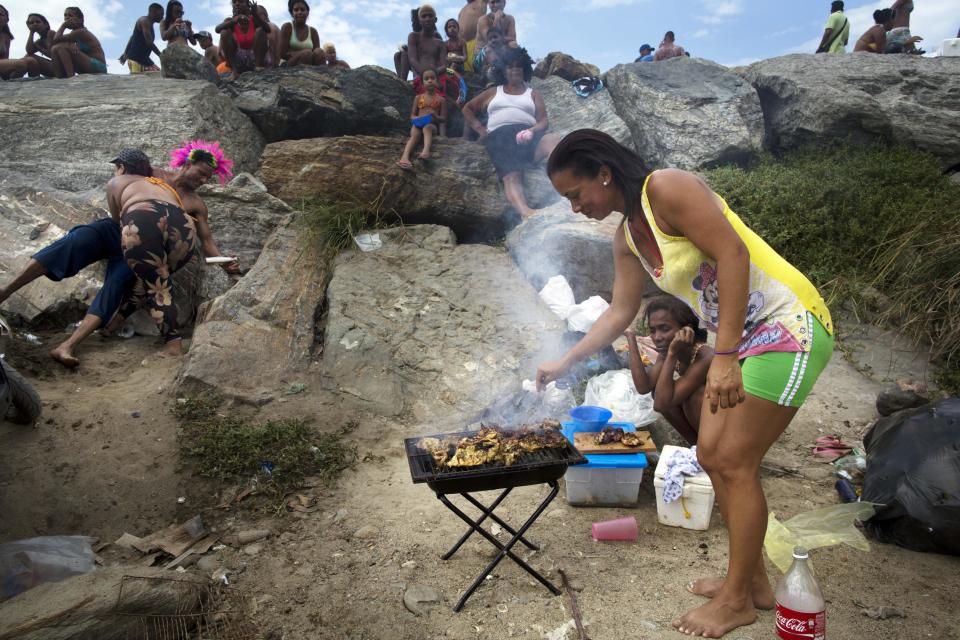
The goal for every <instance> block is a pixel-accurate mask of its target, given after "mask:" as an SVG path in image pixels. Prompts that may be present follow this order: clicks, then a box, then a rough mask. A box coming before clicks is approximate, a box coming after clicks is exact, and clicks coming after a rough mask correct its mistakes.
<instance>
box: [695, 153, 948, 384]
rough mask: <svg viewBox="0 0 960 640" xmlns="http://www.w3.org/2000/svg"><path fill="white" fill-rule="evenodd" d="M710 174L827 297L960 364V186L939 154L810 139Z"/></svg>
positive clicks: (715, 184)
mask: <svg viewBox="0 0 960 640" xmlns="http://www.w3.org/2000/svg"><path fill="white" fill-rule="evenodd" d="M705 177H706V179H707V180H708V181H709V182H710V184H711V186H712V187H713V188H714V189H715V190H716V191H717V193H719V194H721V195H722V196H723V197H724V198H726V200H727V202H728V203H729V204H730V206H731V208H733V210H734V211H736V212H737V213H738V214H739V215H740V216H741V217H742V218H743V219H744V221H745V222H746V223H747V224H749V225H750V226H751V227H752V228H753V229H754V230H755V231H756V232H757V233H758V234H760V235H761V236H762V237H763V238H764V239H765V240H766V241H767V242H769V243H770V245H771V246H773V248H774V249H776V250H777V251H778V252H779V253H781V254H782V255H784V256H785V257H786V258H787V259H788V260H790V261H791V262H792V263H793V264H794V265H795V266H796V267H797V268H799V269H800V270H801V271H803V272H804V273H806V274H807V275H809V276H810V277H811V279H812V280H813V281H814V283H815V284H816V285H817V286H818V287H819V288H820V291H821V292H822V293H823V295H824V297H826V298H827V302H828V304H830V305H832V306H833V307H834V308H836V307H837V306H839V304H840V303H843V302H846V301H850V302H852V303H853V304H854V306H855V307H856V308H858V309H861V310H866V311H867V313H868V315H869V316H871V317H872V319H873V320H875V321H877V322H879V323H883V324H889V325H892V326H896V327H899V328H900V329H902V330H903V331H904V332H906V333H907V334H908V335H911V336H913V337H915V338H919V339H926V340H929V341H930V342H931V343H932V345H933V350H934V356H935V357H938V358H940V359H941V360H942V361H943V363H945V364H946V365H947V368H948V369H957V368H958V367H960V186H958V185H957V184H956V183H954V182H952V181H951V180H950V179H949V178H947V177H945V176H943V175H942V173H941V171H940V168H939V165H938V163H937V161H936V160H935V159H934V158H933V157H932V156H930V155H927V154H925V153H922V152H919V151H915V150H912V149H909V148H906V147H903V146H885V145H874V146H856V145H847V146H840V147H837V148H835V149H830V150H826V151H825V150H824V149H822V148H808V149H804V150H801V151H798V152H795V153H792V154H788V155H787V156H785V157H782V158H774V157H772V156H767V157H764V158H763V159H762V160H761V161H760V162H759V163H758V164H757V165H756V166H755V167H753V168H751V169H746V170H745V169H740V168H735V167H733V168H731V167H722V168H719V169H714V170H712V171H708V172H706V174H705ZM877 292H879V295H877Z"/></svg>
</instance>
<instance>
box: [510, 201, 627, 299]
mask: <svg viewBox="0 0 960 640" xmlns="http://www.w3.org/2000/svg"><path fill="white" fill-rule="evenodd" d="M621 220H623V217H622V216H621V215H620V214H618V213H615V214H611V215H610V216H609V217H608V218H607V219H606V220H603V221H600V222H598V221H595V220H590V219H589V218H586V217H584V216H582V215H580V214H578V213H573V212H572V211H571V210H570V205H569V204H567V203H566V202H562V203H559V204H557V205H555V206H553V207H550V208H549V209H547V210H546V211H544V212H542V213H540V214H537V215H535V216H533V217H531V218H529V219H527V220H524V221H523V223H522V224H520V225H519V226H517V227H516V228H514V229H513V230H512V231H511V232H510V234H509V235H508V236H507V249H508V250H509V251H510V255H511V257H513V260H514V261H515V262H516V263H517V266H518V267H519V268H520V271H522V272H523V275H524V276H526V278H527V280H529V281H530V283H531V284H532V285H533V286H534V288H535V289H537V290H538V291H539V290H540V289H542V288H543V285H545V284H546V282H547V280H549V279H550V278H552V277H553V276H557V275H561V276H563V277H565V278H566V279H567V282H569V283H570V286H571V287H572V288H573V294H574V296H575V297H576V299H577V301H578V302H580V301H582V300H586V299H587V298H589V297H590V296H601V297H602V298H604V299H605V300H607V301H610V300H611V298H612V294H613V235H614V233H616V230H617V224H618V223H619V222H620V221H621Z"/></svg>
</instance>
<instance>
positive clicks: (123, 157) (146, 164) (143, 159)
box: [110, 148, 152, 176]
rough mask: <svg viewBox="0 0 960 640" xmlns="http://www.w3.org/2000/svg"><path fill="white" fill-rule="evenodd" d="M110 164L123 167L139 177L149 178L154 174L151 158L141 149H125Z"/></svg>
mask: <svg viewBox="0 0 960 640" xmlns="http://www.w3.org/2000/svg"><path fill="white" fill-rule="evenodd" d="M110 164H115V165H123V166H125V167H127V168H128V169H131V170H132V171H133V172H134V173H137V174H138V175H144V176H148V175H150V174H151V172H152V171H151V167H150V158H148V157H147V154H145V153H144V152H143V151H140V149H132V148H130V149H124V150H122V151H121V152H120V153H118V154H117V157H116V158H114V159H113V160H111V161H110Z"/></svg>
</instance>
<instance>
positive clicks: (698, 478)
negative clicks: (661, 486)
mask: <svg viewBox="0 0 960 640" xmlns="http://www.w3.org/2000/svg"><path fill="white" fill-rule="evenodd" d="M689 450H690V449H688V448H687V447H675V446H673V445H672V444H665V445H663V451H661V452H660V461H659V462H657V468H656V470H655V471H654V472H653V477H654V478H656V479H659V480H663V474H665V473H666V472H667V463H668V462H669V460H670V457H671V456H672V455H673V454H674V453H676V452H677V451H689ZM683 481H684V483H687V482H689V483H690V484H698V485H702V486H705V487H713V483H712V482H710V476H708V475H707V472H706V471H701V472H700V473H698V474H697V475H695V476H684V477H683Z"/></svg>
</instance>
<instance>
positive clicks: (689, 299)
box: [623, 174, 833, 358]
mask: <svg viewBox="0 0 960 640" xmlns="http://www.w3.org/2000/svg"><path fill="white" fill-rule="evenodd" d="M650 175H651V176H652V175H653V174H650ZM649 181H650V176H647V180H646V181H645V182H644V184H643V193H642V197H641V205H642V207H643V214H644V217H645V218H646V220H647V223H648V224H649V225H650V229H651V230H652V231H653V236H654V239H655V240H656V243H657V247H658V248H659V250H660V255H661V256H662V257H663V267H662V268H660V269H653V268H651V266H650V265H649V264H648V263H647V261H646V260H644V259H643V258H642V257H641V255H640V252H639V251H638V250H637V245H636V242H635V239H634V235H633V233H634V232H633V230H632V229H631V225H630V224H629V221H628V220H626V219H625V220H624V221H623V232H624V236H625V237H626V240H627V246H629V247H630V251H631V252H633V254H634V255H635V256H637V258H638V259H639V260H640V262H641V263H642V264H643V267H644V269H646V271H647V273H649V274H650V276H651V277H652V278H653V279H654V282H655V283H656V285H657V286H658V287H660V289H662V290H663V291H665V292H666V293H669V294H671V295H673V296H676V297H677V298H680V299H681V300H683V302H685V303H686V304H687V306H689V307H690V309H692V310H693V312H694V314H696V316H697V317H698V318H700V321H701V322H702V323H703V325H704V326H705V327H706V328H707V329H709V330H710V331H713V332H714V333H716V331H717V321H718V319H719V318H718V316H719V311H720V305H719V295H718V287H717V263H716V261H714V260H712V259H711V258H709V257H708V256H707V255H706V254H704V253H703V252H702V251H701V250H700V249H698V248H697V247H696V246H695V245H694V244H693V243H692V242H690V240H688V239H687V238H686V237H683V236H671V235H667V234H666V233H664V232H663V231H661V230H660V228H659V227H658V226H657V222H656V220H655V219H654V217H653V212H652V210H651V209H650V200H649V198H648V197H647V184H648V183H649ZM717 198H719V199H720V202H721V203H722V204H723V216H724V217H725V218H726V219H727V221H728V222H729V223H730V225H731V226H732V227H733V229H734V231H736V232H737V235H738V236H740V239H741V240H742V241H743V243H744V244H745V245H746V247H747V250H748V251H749V252H750V282H749V288H748V290H747V292H748V298H747V316H746V323H745V325H744V328H743V336H742V338H741V340H740V345H739V349H740V357H741V358H746V357H747V356H752V355H757V354H760V353H766V352H768V351H782V352H797V351H809V350H810V346H809V345H810V333H811V331H812V326H811V325H810V323H809V322H808V318H807V312H809V313H810V314H812V315H813V317H814V318H816V319H818V320H819V321H820V324H822V325H823V327H824V328H825V329H826V330H827V332H828V333H830V334H833V322H832V320H831V318H830V311H829V310H828V309H827V305H826V304H825V303H824V301H823V298H821V297H820V294H819V293H818V292H817V290H816V288H815V287H814V286H813V285H812V284H811V283H810V281H809V280H807V278H806V277H805V276H804V275H803V274H802V273H800V272H799V271H797V269H796V268H795V267H794V266H793V265H791V264H790V263H789V262H787V261H786V260H784V259H783V258H782V257H780V255H779V254H778V253H777V252H776V251H774V250H773V249H772V248H771V247H770V245H768V244H767V243H766V242H764V241H763V239H762V238H760V236H758V235H757V234H756V233H754V232H753V230H751V229H750V228H749V227H747V225H745V224H744V223H743V221H742V220H740V217H739V216H737V214H736V213H734V212H733V210H731V209H730V207H729V206H728V205H727V203H726V201H724V200H723V198H720V196H717ZM638 233H640V232H639V231H638Z"/></svg>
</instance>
